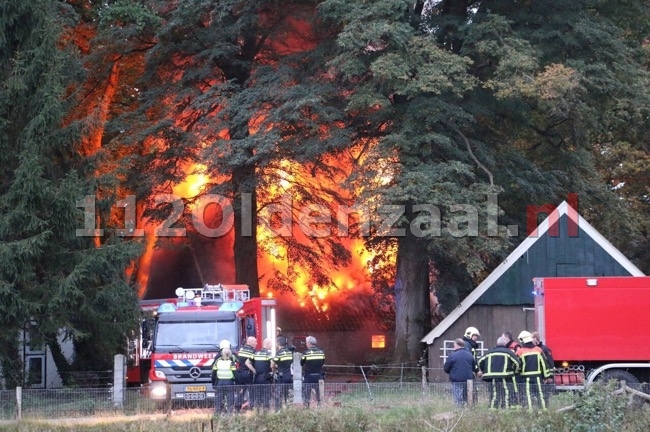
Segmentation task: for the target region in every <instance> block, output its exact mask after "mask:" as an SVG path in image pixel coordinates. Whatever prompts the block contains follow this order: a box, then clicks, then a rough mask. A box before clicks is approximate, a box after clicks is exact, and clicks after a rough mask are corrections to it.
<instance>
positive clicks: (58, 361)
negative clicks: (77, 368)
mask: <svg viewBox="0 0 650 432" xmlns="http://www.w3.org/2000/svg"><path fill="white" fill-rule="evenodd" d="M47 339H48V341H47V346H48V348H49V349H50V353H51V354H52V359H53V360H54V364H55V365H56V370H57V371H58V372H59V376H60V377H61V382H62V383H63V386H64V387H67V386H69V385H70V384H72V381H73V380H72V377H71V376H70V371H71V370H72V367H71V366H70V363H69V362H68V359H67V358H65V355H63V351H62V350H61V344H59V340H58V338H57V337H56V335H54V336H53V335H49V336H48V337H47Z"/></svg>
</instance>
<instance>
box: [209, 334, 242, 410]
mask: <svg viewBox="0 0 650 432" xmlns="http://www.w3.org/2000/svg"><path fill="white" fill-rule="evenodd" d="M219 348H220V349H221V355H220V356H219V357H217V358H216V359H215V361H214V363H213V364H212V387H214V391H215V399H214V413H215V414H221V409H222V404H223V403H224V399H225V410H226V413H228V414H232V413H233V412H234V408H235V387H234V386H235V371H236V370H237V357H235V356H234V355H233V354H232V352H231V351H230V342H228V341H227V340H223V341H221V343H220V344H219Z"/></svg>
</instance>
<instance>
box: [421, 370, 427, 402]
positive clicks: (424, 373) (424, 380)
mask: <svg viewBox="0 0 650 432" xmlns="http://www.w3.org/2000/svg"><path fill="white" fill-rule="evenodd" d="M426 392H427V367H426V366H422V398H423V399H424V397H425V396H426Z"/></svg>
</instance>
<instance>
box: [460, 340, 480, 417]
mask: <svg viewBox="0 0 650 432" xmlns="http://www.w3.org/2000/svg"><path fill="white" fill-rule="evenodd" d="M480 336H481V335H480V334H479V332H478V329H477V328H476V327H467V329H465V334H464V335H463V342H465V349H466V350H467V351H469V352H470V353H472V355H473V356H474V360H475V361H476V368H475V369H474V374H476V373H478V359H479V357H480V354H479V351H478V350H479V345H478V342H476V341H477V340H478V338H479V337H480ZM477 390H478V388H476V387H474V393H473V395H472V402H473V403H474V406H476V404H477V403H478V391H477Z"/></svg>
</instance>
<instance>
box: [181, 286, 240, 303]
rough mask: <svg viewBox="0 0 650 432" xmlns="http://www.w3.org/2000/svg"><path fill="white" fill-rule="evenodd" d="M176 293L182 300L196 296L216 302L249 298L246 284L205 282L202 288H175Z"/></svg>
mask: <svg viewBox="0 0 650 432" xmlns="http://www.w3.org/2000/svg"><path fill="white" fill-rule="evenodd" d="M176 295H177V296H178V297H179V300H182V301H188V300H192V299H194V298H196V297H200V298H201V300H212V301H218V302H230V301H242V302H244V301H248V300H250V290H249V289H248V285H228V286H226V285H222V284H216V285H210V284H205V285H204V286H203V288H177V289H176Z"/></svg>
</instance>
